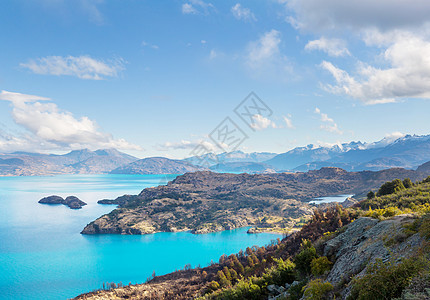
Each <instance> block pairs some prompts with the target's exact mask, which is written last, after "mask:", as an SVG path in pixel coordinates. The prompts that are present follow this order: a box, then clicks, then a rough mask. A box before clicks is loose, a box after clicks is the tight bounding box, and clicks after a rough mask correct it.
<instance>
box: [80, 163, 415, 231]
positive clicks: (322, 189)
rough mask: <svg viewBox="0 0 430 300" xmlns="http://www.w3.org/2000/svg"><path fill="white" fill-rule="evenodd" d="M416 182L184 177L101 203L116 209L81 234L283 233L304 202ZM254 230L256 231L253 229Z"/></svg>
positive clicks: (304, 210)
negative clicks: (248, 228) (242, 229)
mask: <svg viewBox="0 0 430 300" xmlns="http://www.w3.org/2000/svg"><path fill="white" fill-rule="evenodd" d="M398 177H401V178H405V177H410V178H412V179H413V180H416V179H417V178H422V177H423V176H422V175H421V174H418V173H416V172H415V171H412V170H404V169H390V170H384V171H379V172H370V171H367V172H347V171H345V170H342V169H338V168H323V169H321V170H315V171H309V172H307V173H280V174H254V175H250V174H220V173H213V172H208V171H204V172H195V173H187V174H185V175H182V176H179V177H177V178H176V179H175V180H173V181H172V182H169V183H168V184H167V185H166V186H159V187H154V188H147V189H144V190H143V191H142V192H141V193H140V194H139V195H137V196H124V197H119V198H118V199H116V200H112V201H107V200H103V202H100V203H103V204H107V203H112V204H119V205H120V206H119V208H117V209H115V210H113V211H112V212H111V213H109V214H107V215H104V216H102V217H100V218H98V219H97V220H95V221H94V222H91V223H90V224H88V225H87V226H86V227H85V228H84V230H83V231H82V233H84V234H100V233H117V234H146V233H154V232H160V231H178V230H179V231H181V230H191V231H192V232H194V233H206V232H213V231H221V230H225V229H234V228H238V227H244V226H250V225H251V226H255V227H258V228H260V229H259V230H266V231H267V230H277V231H284V230H285V229H286V230H291V229H293V228H294V227H295V226H296V224H297V223H300V222H303V221H304V220H306V219H307V218H308V217H309V216H310V214H311V210H312V206H311V205H309V204H307V202H308V201H310V200H312V199H313V198H316V197H322V196H329V195H338V194H357V195H360V194H366V193H367V192H368V188H369V187H371V188H372V187H376V186H379V185H380V184H381V183H383V182H385V181H387V180H391V179H393V178H398ZM257 231H258V230H257Z"/></svg>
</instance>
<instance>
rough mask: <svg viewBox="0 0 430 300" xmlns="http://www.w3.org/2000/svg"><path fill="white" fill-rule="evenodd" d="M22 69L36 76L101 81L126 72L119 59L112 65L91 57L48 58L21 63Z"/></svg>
mask: <svg viewBox="0 0 430 300" xmlns="http://www.w3.org/2000/svg"><path fill="white" fill-rule="evenodd" d="M20 66H21V67H24V68H27V69H30V70H31V71H32V72H34V73H36V74H43V75H57V76H60V75H69V76H76V77H78V78H81V79H93V80H101V79H105V78H106V77H116V76H118V73H119V72H120V71H122V70H124V62H123V60H122V59H117V60H115V61H112V62H110V63H106V62H104V61H101V60H97V59H94V58H91V57H90V56H86V55H84V56H78V57H75V56H67V57H62V56H47V57H43V58H38V59H36V60H33V59H32V60H30V61H29V62H28V63H21V64H20Z"/></svg>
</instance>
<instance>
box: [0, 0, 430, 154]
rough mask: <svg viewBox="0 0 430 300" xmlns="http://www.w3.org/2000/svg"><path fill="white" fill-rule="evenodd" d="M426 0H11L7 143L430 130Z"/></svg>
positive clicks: (40, 145)
mask: <svg viewBox="0 0 430 300" xmlns="http://www.w3.org/2000/svg"><path fill="white" fill-rule="evenodd" d="M429 16H430V1H427V0H378V1H374V0H373V1H370V0H362V1H346V0H326V1H320V0H278V1H275V0H267V1H262V0H259V1H253V0H247V1H239V2H238V1H227V0H224V1H206V0H205V1H203V0H187V1H180V0H177V1H176V0H172V1H167V0H157V1H156V0H153V1H149V0H76V1H67V0H3V1H2V3H1V9H0V37H1V41H0V152H3V153H8V152H13V151H30V152H43V153H65V152H68V151H70V150H75V149H82V148H89V149H93V150H95V149H100V148H116V149H119V150H121V151H123V152H126V153H129V154H132V155H136V156H137V157H141V158H143V157H150V156H165V157H171V158H184V157H188V156H191V155H201V154H203V152H205V151H206V152H223V151H233V150H242V151H245V152H254V151H256V152H263V151H266V152H275V153H282V152H286V151H288V150H290V149H292V148H294V147H297V146H304V145H308V144H314V145H323V146H324V145H333V144H337V143H344V142H350V141H362V142H373V141H376V140H380V139H382V138H384V137H389V138H393V137H400V136H402V135H404V134H418V135H424V134H429V133H430V122H428V120H429V117H428V116H429V112H430V101H429V98H430V17H429Z"/></svg>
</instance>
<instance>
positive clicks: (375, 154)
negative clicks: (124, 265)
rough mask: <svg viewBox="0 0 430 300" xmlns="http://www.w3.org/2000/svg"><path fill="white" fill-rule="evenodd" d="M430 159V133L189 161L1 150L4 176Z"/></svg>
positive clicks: (377, 165) (265, 169)
mask: <svg viewBox="0 0 430 300" xmlns="http://www.w3.org/2000/svg"><path fill="white" fill-rule="evenodd" d="M428 161H430V135H422V136H419V135H405V136H403V137H400V138H397V139H392V138H384V139H382V140H380V141H377V142H374V143H362V142H350V143H344V144H336V145H332V146H316V145H312V144H311V145H307V146H305V147H297V148H294V149H292V150H289V151H287V152H285V153H280V154H276V153H271V152H253V153H245V152H242V151H233V152H224V153H220V154H215V153H207V154H205V155H204V156H201V157H196V156H193V157H189V158H185V159H183V160H178V159H169V158H164V157H149V158H144V159H138V158H137V157H134V156H131V155H128V154H125V153H122V152H120V151H118V150H115V149H102V150H96V151H90V150H88V149H83V150H74V151H71V152H70V153H67V154H64V155H55V154H39V153H28V152H14V153H10V154H0V175H3V176H7V175H9V176H18V175H21V176H28V175H55V174H107V173H113V174H183V173H186V172H194V171H199V170H203V169H209V170H212V171H215V172H220V173H243V172H245V173H273V172H286V171H288V172H306V171H309V170H316V169H320V168H322V167H338V168H342V169H344V170H347V171H364V170H370V171H378V170H383V169H388V168H406V169H416V168H417V167H418V166H420V165H422V164H424V163H426V162H428Z"/></svg>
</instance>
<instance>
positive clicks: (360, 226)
mask: <svg viewBox="0 0 430 300" xmlns="http://www.w3.org/2000/svg"><path fill="white" fill-rule="evenodd" d="M412 221H413V218H412V217H411V215H400V216H395V217H393V218H391V219H388V220H384V221H378V220H376V219H372V218H367V217H362V218H359V219H357V220H356V221H354V222H353V223H351V224H349V225H347V226H346V230H345V232H343V233H340V234H339V235H338V236H336V237H335V238H333V239H331V240H329V241H327V242H326V244H325V246H324V255H325V256H328V257H329V258H331V260H332V261H335V263H334V265H333V267H332V269H331V271H330V273H329V274H328V276H327V281H329V282H330V283H331V284H333V286H334V285H337V284H340V283H348V282H349V281H350V280H351V278H352V277H353V276H354V275H357V276H362V275H363V274H365V273H366V270H367V266H368V265H369V263H372V262H374V261H375V260H376V259H382V261H389V260H390V259H392V255H393V253H395V255H396V256H395V257H394V258H395V259H400V258H402V257H409V256H411V255H412V254H413V252H414V251H416V249H417V248H418V247H419V245H420V244H421V243H422V241H423V238H422V237H420V235H419V234H418V233H416V234H413V235H410V236H407V235H406V234H405V233H404V230H405V228H404V224H406V223H411V222H412ZM396 237H402V238H398V239H397V238H396ZM390 241H392V242H390ZM387 242H390V246H387ZM348 293H349V290H348V289H345V290H344V291H343V292H342V294H343V295H342V299H345V298H346V296H347V294H348Z"/></svg>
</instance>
